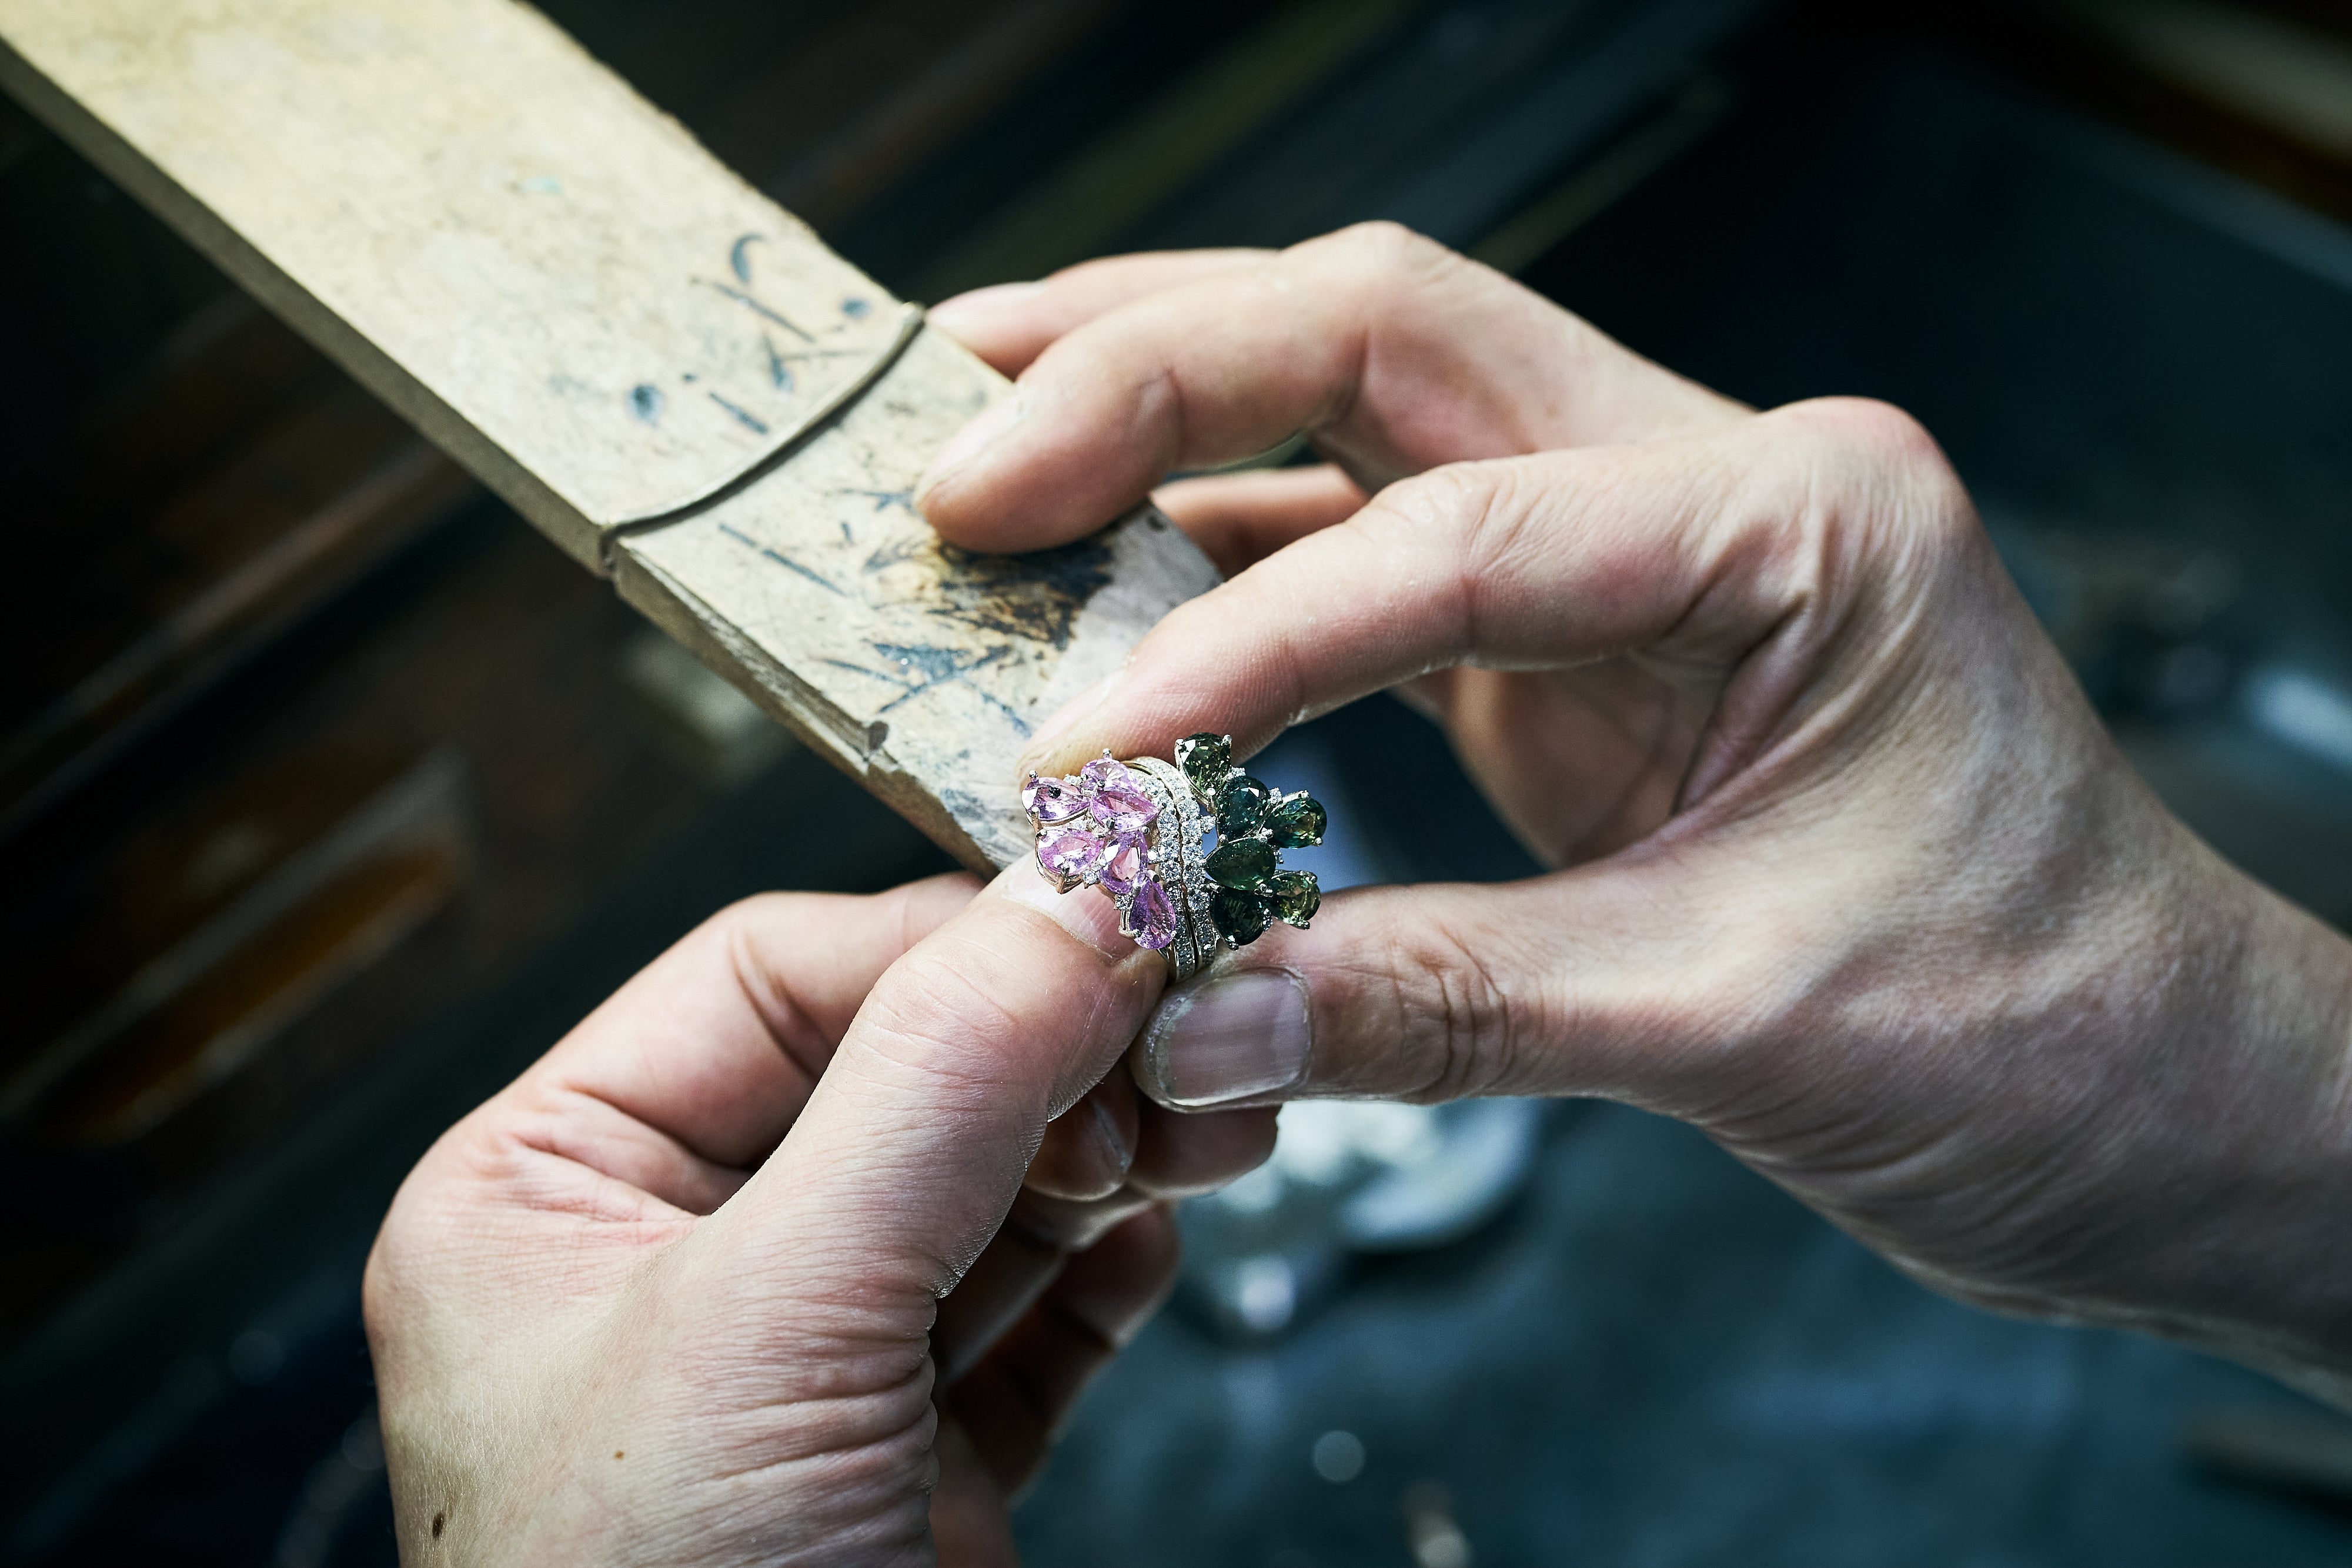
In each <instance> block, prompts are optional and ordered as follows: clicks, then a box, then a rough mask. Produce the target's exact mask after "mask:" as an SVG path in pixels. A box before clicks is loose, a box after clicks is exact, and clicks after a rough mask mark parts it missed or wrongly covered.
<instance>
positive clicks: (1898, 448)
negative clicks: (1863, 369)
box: [1780, 397, 1959, 493]
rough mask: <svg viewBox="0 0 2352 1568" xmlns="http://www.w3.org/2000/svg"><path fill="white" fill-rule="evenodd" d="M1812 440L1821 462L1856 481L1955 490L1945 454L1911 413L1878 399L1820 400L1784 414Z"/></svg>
mask: <svg viewBox="0 0 2352 1568" xmlns="http://www.w3.org/2000/svg"><path fill="white" fill-rule="evenodd" d="M1780 412H1781V413H1784V414H1786V415H1787V416H1788V417H1789V418H1790V419H1792V420H1794V421H1796V422H1798V423H1800V424H1801V427H1802V428H1803V429H1805V430H1806V431H1807V432H1808V433H1809V434H1811V436H1812V438H1813V440H1814V442H1815V452H1816V458H1817V461H1819V462H1821V463H1822V464H1823V465H1828V466H1832V467H1834V468H1836V469H1839V470H1843V471H1846V472H1849V473H1852V474H1855V475H1858V476H1874V477H1879V478H1882V479H1891V480H1894V481H1895V482H1896V483H1898V484H1900V485H1901V486H1904V487H1906V488H1907V489H1914V490H1927V491H1930V492H1936V493H1943V492H1947V491H1951V490H1956V489H1958V484H1959V481H1958V476H1956V475H1955V474H1954V473H1953V472H1952V465H1951V462H1950V460H1949V459H1948V458H1947V457H1946V456H1945V455H1944V449H1943V448H1942V447H1941V446H1939V445H1937V442H1936V438H1935V437H1934V436H1933V435H1931V434H1928V433H1927V426H1926V425H1924V424H1922V423H1919V421H1918V420H1917V419H1916V418H1914V417H1913V416H1912V415H1911V414H1910V413H1907V412H1906V411H1905V410H1903V409H1900V408H1897V407H1896V406H1895V404H1893V403H1891V402H1880V401H1879V400H1878V399H1876V398H1866V397H1832V398H1817V399H1815V400H1813V401H1812V402H1801V403H1793V404H1791V405H1790V406H1789V407H1788V408H1787V409H1785V410H1782V411H1780Z"/></svg>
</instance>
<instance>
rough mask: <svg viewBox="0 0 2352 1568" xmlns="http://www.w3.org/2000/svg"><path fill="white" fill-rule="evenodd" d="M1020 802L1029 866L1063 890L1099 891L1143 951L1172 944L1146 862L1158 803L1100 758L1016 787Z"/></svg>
mask: <svg viewBox="0 0 2352 1568" xmlns="http://www.w3.org/2000/svg"><path fill="white" fill-rule="evenodd" d="M1021 804H1022V805H1023V806H1024V807H1026V808H1027V809H1028V811H1029V817H1030V820H1031V821H1034V822H1035V823H1036V824H1037V864H1038V866H1039V867H1040V868H1041V869H1042V870H1043V871H1044V872H1045V874H1046V875H1047V876H1050V877H1052V878H1053V879H1054V880H1055V882H1056V883H1059V884H1060V885H1061V887H1062V888H1063V889H1064V890H1065V891H1067V890H1069V889H1071V888H1073V887H1076V886H1079V885H1081V884H1084V885H1086V886H1089V887H1099V888H1101V889H1102V890H1103V891H1104V892H1105V893H1108V894H1110V895H1111V897H1113V898H1114V899H1116V900H1118V905H1119V907H1120V909H1122V910H1123V911H1125V912H1126V915H1127V932H1128V935H1129V936H1132V937H1134V938H1135V939H1136V940H1137V941H1138V942H1139V943H1141V944H1142V945H1143V946H1146V947H1150V948H1153V949H1155V950H1159V949H1164V948H1166V947H1167V946H1168V945H1169V944H1170V943H1171V942H1173V941H1175V940H1176V905H1175V904H1174V902H1173V901H1172V900H1171V899H1170V898H1169V896H1168V890H1167V889H1166V888H1165V887H1163V886H1161V885H1160V878H1159V876H1158V875H1157V874H1156V873H1154V871H1153V869H1152V863H1151V851H1150V842H1149V841H1150V836H1151V824H1152V823H1153V822H1154V821H1157V820H1158V819H1159V816H1160V803H1159V801H1157V800H1154V799H1152V797H1151V794H1150V791H1149V790H1148V789H1145V788H1144V784H1143V779H1141V777H1140V776H1139V775H1138V774H1137V773H1136V772H1135V770H1134V769H1132V768H1129V767H1128V766H1127V765H1126V764H1124V763H1120V762H1115V761H1113V760H1111V758H1108V757H1104V758H1097V759H1096V760H1095V761H1092V762H1089V763H1087V765H1086V766H1085V767H1084V768H1080V769H1079V770H1078V772H1077V776H1076V778H1064V779H1040V778H1038V777H1037V776H1036V775H1035V774H1034V773H1033V774H1031V775H1030V776H1029V778H1028V779H1025V780H1024V782H1023V783H1022V786H1021Z"/></svg>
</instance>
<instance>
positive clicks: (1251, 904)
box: [1209, 887, 1274, 947]
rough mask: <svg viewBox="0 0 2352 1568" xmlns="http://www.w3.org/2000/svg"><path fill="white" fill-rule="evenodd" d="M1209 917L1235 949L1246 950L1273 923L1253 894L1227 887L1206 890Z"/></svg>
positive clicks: (1263, 905) (1263, 934)
mask: <svg viewBox="0 0 2352 1568" xmlns="http://www.w3.org/2000/svg"><path fill="white" fill-rule="evenodd" d="M1209 918H1210V920H1212V921H1213V922H1214V923H1215V925H1216V927H1217V929H1218V930H1219V931H1220V932H1222V933H1223V934H1224V936H1226V937H1227V938H1228V939H1230V940H1231V941H1232V943H1233V945H1234V946H1236V947H1246V946H1249V945H1250V944H1251V943H1253V942H1255V941H1256V940H1257V939H1258V938H1259V937H1261V936H1265V928H1266V927H1267V926H1268V925H1272V924H1274V922H1273V920H1272V918H1271V917H1269V916H1268V915H1267V914H1266V912H1265V904H1262V903H1260V902H1259V901H1258V899H1257V897H1256V896H1255V894H1247V893H1241V892H1237V891H1235V890H1234V889H1233V888H1230V887H1213V888H1211V889H1210V890H1209Z"/></svg>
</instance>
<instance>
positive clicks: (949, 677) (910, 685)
mask: <svg viewBox="0 0 2352 1568" xmlns="http://www.w3.org/2000/svg"><path fill="white" fill-rule="evenodd" d="M869 646H871V647H872V648H873V650H874V651H875V652H876V653H879V654H881V655H882V657H883V659H884V660H885V661H886V662H887V663H888V664H890V665H891V666H892V670H895V671H896V672H897V673H896V674H893V673H892V670H877V669H876V668H874V667H873V666H872V665H870V664H856V663H853V662H852V661H850V660H847V659H827V660H825V661H824V662H825V663H826V664H831V665H832V666H833V667H834V668H835V669H837V670H847V671H849V672H850V673H852V674H860V675H866V676H870V677H871V678H873V679H875V680H877V681H882V682H886V683H887V684H888V685H894V686H896V687H898V695H897V696H895V697H892V698H891V699H890V700H889V701H888V702H887V703H884V704H883V705H882V706H880V707H878V708H877V709H876V710H875V712H876V713H877V714H886V713H891V712H894V711H896V710H897V709H898V708H901V707H904V706H906V705H907V704H908V703H910V702H912V701H914V700H915V699H916V698H917V697H919V696H924V695H929V693H931V692H933V691H937V690H939V689H940V687H943V686H961V687H962V688H963V689H964V690H966V691H968V692H971V694H972V695H975V696H977V697H978V698H980V700H981V701H982V702H984V703H986V704H987V705H988V706H991V707H992V708H994V709H995V710H996V711H997V712H999V713H1001V714H1003V716H1004V717H1005V720H1006V722H1008V723H1010V724H1011V725H1012V726H1013V728H1014V729H1015V730H1016V731H1018V732H1019V733H1020V734H1022V735H1024V736H1025V735H1027V734H1028V733H1029V722H1028V721H1027V720H1026V719H1024V718H1023V717H1022V716H1020V715H1019V714H1017V713H1015V712H1013V709H1012V708H1010V707H1008V706H1005V704H1004V703H1003V702H1002V701H1000V700H999V699H998V698H997V697H996V696H995V695H992V693H990V692H989V691H988V690H987V689H986V688H985V687H983V686H982V685H979V684H978V683H977V682H975V681H973V680H972V679H971V674H972V672H973V671H975V670H984V669H986V668H987V667H988V666H989V665H991V664H995V663H997V662H998V661H999V660H1001V659H1004V658H1006V657H1009V656H1010V655H1011V654H1012V653H1013V650H1012V649H1010V648H1007V647H1002V646H999V647H994V648H990V649H988V650H987V651H986V652H984V653H973V652H972V651H971V650H970V649H967V648H940V647H935V646H932V645H930V644H929V643H914V644H907V643H871V644H869Z"/></svg>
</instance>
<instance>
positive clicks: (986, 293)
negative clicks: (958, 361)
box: [924, 283, 1045, 338]
mask: <svg viewBox="0 0 2352 1568" xmlns="http://www.w3.org/2000/svg"><path fill="white" fill-rule="evenodd" d="M1044 287H1045V285H1044V284H1042V283H992V284H990V285H989V286H988V287H985V288H973V289H969V290H967V291H966V292H964V293H961V294H959V295H957V296H955V297H954V298H951V299H942V300H940V302H939V303H938V304H937V305H934V306H932V307H931V308H929V310H927V311H925V312H924V315H925V316H927V317H928V318H929V319H930V320H931V321H932V322H933V323H934V324H936V325H937V326H938V327H939V328H940V330H942V331H944V332H945V333H947V335H948V336H949V337H950V338H959V337H961V336H962V335H963V334H962V333H961V331H959V330H958V329H959V328H963V327H969V326H971V325H973V324H974V323H976V322H978V321H979V320H981V319H982V318H983V317H986V316H989V315H991V314H992V313H994V312H996V311H998V310H1002V309H1003V308H1005V307H1006V306H1008V305H1018V304H1020V303H1021V302H1022V301H1023V300H1024V299H1029V298H1034V297H1035V296H1036V295H1037V293H1038V292H1039V291H1041V290H1042V289H1044Z"/></svg>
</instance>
